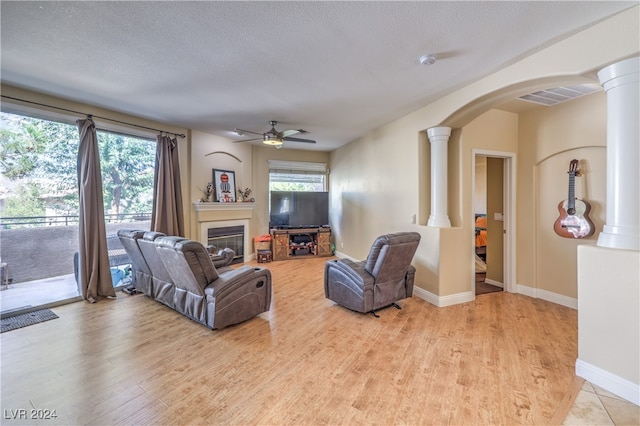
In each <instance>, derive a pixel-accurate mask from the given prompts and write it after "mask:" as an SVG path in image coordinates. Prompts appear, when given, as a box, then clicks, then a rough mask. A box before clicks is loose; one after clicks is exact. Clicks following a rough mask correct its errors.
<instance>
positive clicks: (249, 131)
mask: <svg viewBox="0 0 640 426" xmlns="http://www.w3.org/2000/svg"><path fill="white" fill-rule="evenodd" d="M234 132H236V133H252V134H254V135H261V134H262V133H258V132H252V131H251V130H242V129H238V128H235V129H234Z"/></svg>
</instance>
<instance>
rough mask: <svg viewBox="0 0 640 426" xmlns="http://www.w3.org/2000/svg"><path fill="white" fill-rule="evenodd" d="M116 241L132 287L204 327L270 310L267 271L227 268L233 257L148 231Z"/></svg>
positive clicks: (124, 233)
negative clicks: (128, 266)
mask: <svg viewBox="0 0 640 426" xmlns="http://www.w3.org/2000/svg"><path fill="white" fill-rule="evenodd" d="M118 238H120V240H121V241H122V245H123V246H124V248H125V250H126V251H127V253H128V254H129V257H130V258H131V262H132V265H131V266H132V270H133V280H134V285H135V286H136V288H137V289H138V290H139V291H141V292H142V293H144V294H146V295H147V296H149V297H150V298H152V299H154V300H156V301H158V302H160V303H163V304H165V305H167V306H169V307H170V308H172V309H175V310H176V311H178V312H180V313H181V314H183V315H185V316H187V317H189V318H191V319H192V320H194V321H197V322H198V323H200V324H202V325H204V326H206V327H209V328H211V329H220V328H224V327H227V326H230V325H233V324H237V323H240V322H243V321H246V320H248V319H251V318H253V317H255V316H256V315H259V314H260V313H262V312H266V311H268V310H269V307H270V305H271V272H270V271H269V270H268V269H265V268H253V267H250V266H241V267H239V268H237V269H232V268H230V267H229V266H227V265H228V263H229V262H230V258H232V257H233V252H231V254H229V251H228V250H221V251H220V252H218V253H217V254H215V255H213V256H211V254H210V253H209V251H207V248H205V247H204V246H203V245H202V244H201V243H199V242H197V241H192V240H188V239H186V238H182V237H175V236H166V235H164V234H161V233H158V232H152V231H146V232H145V231H140V230H125V229H123V230H120V231H118ZM214 261H216V263H217V264H218V265H219V266H220V267H219V268H216V266H215V264H214Z"/></svg>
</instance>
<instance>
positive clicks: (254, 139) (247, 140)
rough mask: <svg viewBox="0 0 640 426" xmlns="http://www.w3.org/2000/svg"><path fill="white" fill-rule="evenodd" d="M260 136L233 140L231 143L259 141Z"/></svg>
mask: <svg viewBox="0 0 640 426" xmlns="http://www.w3.org/2000/svg"><path fill="white" fill-rule="evenodd" d="M261 140H262V138H253V139H244V140H241V141H233V143H240V142H250V141H261Z"/></svg>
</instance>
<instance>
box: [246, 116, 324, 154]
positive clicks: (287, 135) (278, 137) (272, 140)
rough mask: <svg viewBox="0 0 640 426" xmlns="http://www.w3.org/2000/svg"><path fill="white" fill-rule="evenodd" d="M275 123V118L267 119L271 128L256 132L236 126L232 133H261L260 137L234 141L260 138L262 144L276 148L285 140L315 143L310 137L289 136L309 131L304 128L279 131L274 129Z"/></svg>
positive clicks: (280, 146)
mask: <svg viewBox="0 0 640 426" xmlns="http://www.w3.org/2000/svg"><path fill="white" fill-rule="evenodd" d="M277 124H278V122H277V121H275V120H271V121H269V125H270V126H271V129H269V130H268V131H266V132H265V133H258V132H254V131H251V130H242V129H238V128H236V129H235V130H234V133H235V134H237V135H244V134H245V133H251V134H254V135H261V136H262V137H261V138H252V139H245V140H242V141H234V143H238V142H249V141H257V140H262V143H263V144H265V145H269V146H273V147H275V148H276V149H280V148H282V145H283V144H284V142H285V141H287V142H305V143H316V141H314V140H311V139H302V138H292V137H291V135H296V134H303V135H304V134H306V133H309V132H307V131H306V130H304V129H289V130H284V131H282V132H279V131H277V130H276V125H277Z"/></svg>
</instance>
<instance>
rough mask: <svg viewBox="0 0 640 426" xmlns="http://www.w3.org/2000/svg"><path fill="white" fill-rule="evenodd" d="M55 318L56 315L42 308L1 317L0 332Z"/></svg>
mask: <svg viewBox="0 0 640 426" xmlns="http://www.w3.org/2000/svg"><path fill="white" fill-rule="evenodd" d="M56 318H58V316H57V315H56V314H54V313H53V312H52V311H50V310H49V309H42V310H39V311H34V312H29V313H26V314H22V315H16V316H13V317H9V318H3V319H2V320H1V322H2V331H0V333H4V332H5V331H11V330H15V329H17V328H22V327H26V326H28V325H33V324H38V323H39V322H45V321H49V320H52V319H56Z"/></svg>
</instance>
